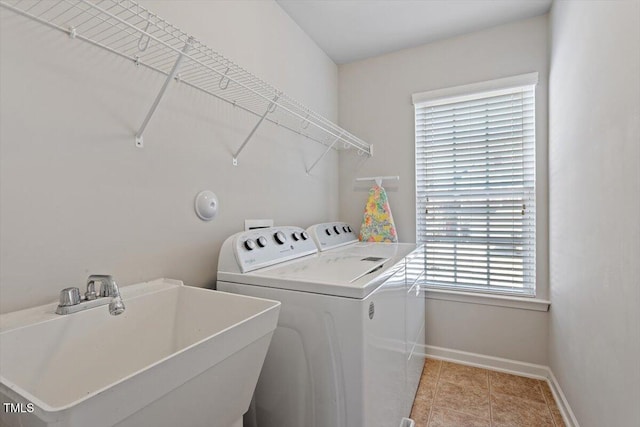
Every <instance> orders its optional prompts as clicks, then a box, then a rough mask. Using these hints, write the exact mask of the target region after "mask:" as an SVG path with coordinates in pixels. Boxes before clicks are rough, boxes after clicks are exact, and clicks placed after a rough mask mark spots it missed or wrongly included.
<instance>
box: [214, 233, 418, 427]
mask: <svg viewBox="0 0 640 427" xmlns="http://www.w3.org/2000/svg"><path fill="white" fill-rule="evenodd" d="M384 246H385V247H384V248H382V247H381V246H380V247H378V248H377V249H376V252H375V254H374V255H371V254H366V255H363V254H362V253H358V251H355V252H348V251H344V252H343V251H338V250H335V251H334V250H326V251H322V252H320V251H318V249H317V248H316V245H315V243H314V241H313V240H312V239H311V238H310V237H309V235H308V234H307V233H306V232H305V231H304V230H303V229H301V228H298V227H273V228H268V229H261V230H251V231H246V232H241V233H237V234H235V235H233V236H231V237H229V238H228V239H227V240H226V241H225V242H224V244H223V246H222V249H221V251H220V259H219V263H218V284H217V287H218V290H221V291H227V292H233V293H239V294H244V295H251V296H259V297H265V298H270V299H275V300H279V301H281V302H282V308H281V312H280V318H279V321H278V327H277V328H276V331H275V332H274V335H273V339H272V341H271V345H270V347H269V351H268V353H267V357H266V359H265V363H264V366H263V369H262V373H261V375H260V379H259V380H258V385H257V387H256V392H255V396H254V397H255V402H254V404H253V405H252V411H250V412H251V413H249V414H248V415H247V417H245V427H253V426H257V427H389V426H397V425H398V424H399V423H400V421H401V419H402V417H406V416H409V412H410V410H411V404H412V402H413V396H414V394H415V388H413V386H412V381H409V380H408V376H410V375H408V365H407V360H408V359H407V358H408V356H409V353H410V352H409V351H408V347H410V345H409V341H408V340H407V336H409V335H412V332H411V333H408V332H407V324H408V323H407V322H408V321H407V315H406V314H407V293H408V291H409V289H410V288H411V287H412V285H413V283H411V284H410V283H409V282H411V280H412V278H411V277H409V276H410V274H408V269H407V266H406V264H407V262H409V261H411V260H413V259H418V258H419V256H420V252H421V251H419V250H418V251H416V247H415V245H411V244H394V245H384ZM345 249H347V245H345ZM422 320H423V321H424V311H423V316H422ZM418 377H419V374H418Z"/></svg>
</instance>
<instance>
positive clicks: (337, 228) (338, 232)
mask: <svg viewBox="0 0 640 427" xmlns="http://www.w3.org/2000/svg"><path fill="white" fill-rule="evenodd" d="M333 230H334V231H335V232H336V234H340V227H338V226H337V225H334V226H333Z"/></svg>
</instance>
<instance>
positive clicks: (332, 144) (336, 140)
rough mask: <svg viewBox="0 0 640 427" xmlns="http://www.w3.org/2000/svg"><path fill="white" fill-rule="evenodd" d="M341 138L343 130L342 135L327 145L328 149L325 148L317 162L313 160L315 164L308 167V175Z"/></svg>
mask: <svg viewBox="0 0 640 427" xmlns="http://www.w3.org/2000/svg"><path fill="white" fill-rule="evenodd" d="M340 138H342V132H341V133H340V135H338V137H337V138H336V139H334V140H333V142H332V143H331V145H329V147H327V149H326V150H324V153H322V156H320V157H318V160H316V161H315V162H313V164H312V165H311V167H309V169H307V175H309V174H310V173H311V171H312V170H313V168H315V167H316V165H317V164H318V163H320V160H322V159H324V156H326V155H327V153H328V152H329V151H331V149H332V148H333V146H334V145H336V142H338V141H340Z"/></svg>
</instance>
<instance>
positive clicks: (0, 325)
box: [0, 279, 280, 427]
mask: <svg viewBox="0 0 640 427" xmlns="http://www.w3.org/2000/svg"><path fill="white" fill-rule="evenodd" d="M121 293H122V296H123V299H124V302H125V305H126V308H127V309H126V311H125V312H124V313H123V314H121V315H119V316H111V315H109V312H108V309H107V307H106V306H102V307H96V308H92V309H89V310H86V311H81V312H78V313H74V314H69V315H57V314H54V312H55V309H56V306H57V304H56V303H52V304H48V305H44V306H40V307H35V308H31V309H27V310H22V311H18V312H14V313H8V314H5V315H2V316H0V380H1V381H0V395H1V397H2V403H3V404H4V407H3V408H0V417H1V418H0V424H1V425H2V426H4V425H9V426H14V425H15V426H46V425H55V426H60V427H62V426H79V427H86V426H93V427H100V426H113V425H118V426H141V425H149V426H150V425H153V426H177V425H180V426H205V425H206V426H211V427H230V426H233V427H236V426H240V427H241V426H242V414H243V413H244V412H246V411H247V409H248V407H249V403H250V400H251V396H252V394H253V391H254V388H255V385H256V382H257V380H258V376H259V374H260V370H261V368H262V364H263V361H264V357H265V355H266V352H267V348H268V346H269V342H270V340H271V335H272V333H273V330H274V329H275V327H276V324H277V319H278V314H279V311H280V303H279V302H277V301H270V300H265V299H259V298H252V297H245V296H241V295H233V294H227V293H224V292H217V291H211V290H207V289H202V288H193V287H189V286H184V285H183V284H182V282H179V281H175V280H168V279H159V280H155V281H152V282H147V283H141V284H137V285H131V286H126V287H123V288H121ZM5 403H9V404H12V405H10V406H8V405H7V404H5Z"/></svg>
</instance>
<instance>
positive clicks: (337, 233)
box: [307, 222, 358, 251]
mask: <svg viewBox="0 0 640 427" xmlns="http://www.w3.org/2000/svg"><path fill="white" fill-rule="evenodd" d="M307 232H308V233H309V235H310V236H311V238H312V239H313V241H314V242H316V245H317V246H318V249H319V250H320V251H326V250H327V249H333V248H337V247H339V246H344V245H347V244H349V243H354V242H357V241H358V235H357V234H356V232H355V231H354V230H353V229H352V228H351V226H350V225H349V224H347V223H346V222H325V223H322V224H316V225H312V226H311V227H309V228H308V229H307Z"/></svg>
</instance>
